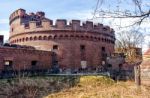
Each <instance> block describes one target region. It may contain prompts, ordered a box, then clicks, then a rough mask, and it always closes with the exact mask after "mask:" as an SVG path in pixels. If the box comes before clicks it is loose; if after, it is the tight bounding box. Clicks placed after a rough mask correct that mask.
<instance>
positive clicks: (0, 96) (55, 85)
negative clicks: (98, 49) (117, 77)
mask: <svg viewBox="0 0 150 98" xmlns="http://www.w3.org/2000/svg"><path fill="white" fill-rule="evenodd" d="M0 98H150V87H148V86H147V87H146V86H141V88H137V87H136V86H135V84H134V83H133V82H130V81H128V82H115V81H114V80H112V79H110V78H108V77H103V76H49V77H30V78H29V77H26V78H16V79H3V80H0Z"/></svg>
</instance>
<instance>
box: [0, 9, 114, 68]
mask: <svg viewBox="0 0 150 98" xmlns="http://www.w3.org/2000/svg"><path fill="white" fill-rule="evenodd" d="M9 20H10V22H9V24H10V37H9V47H1V48H0V51H1V52H0V53H1V55H2V56H1V57H0V59H3V61H0V65H1V66H3V65H8V66H9V67H11V68H12V69H20V70H22V69H30V68H37V69H38V68H40V69H42V68H47V69H50V68H54V69H55V68H59V69H70V70H79V69H82V68H84V69H94V68H96V67H98V66H101V65H102V64H103V63H105V60H106V59H107V57H108V56H110V55H111V54H112V53H113V52H114V45H115V33H114V30H113V29H112V28H110V27H109V26H104V25H103V24H99V23H97V24H94V23H93V22H90V21H86V22H83V23H81V22H80V20H72V21H70V22H68V21H67V20H65V19H57V20H56V21H55V22H54V21H53V20H50V19H48V18H46V17H45V13H44V12H37V13H29V14H28V13H26V11H25V10H24V9H18V10H16V11H15V12H13V13H12V14H11V15H10V18H9ZM19 46H20V47H28V48H18V47H19ZM14 47H15V48H14ZM29 47H30V48H29ZM4 51H5V54H3V53H2V52H4ZM8 54H9V55H8ZM11 68H10V69H11ZM1 69H3V67H1ZM6 69H7V68H6Z"/></svg>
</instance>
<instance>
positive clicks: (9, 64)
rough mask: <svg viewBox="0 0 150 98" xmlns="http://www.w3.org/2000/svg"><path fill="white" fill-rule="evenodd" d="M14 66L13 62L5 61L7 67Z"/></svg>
mask: <svg viewBox="0 0 150 98" xmlns="http://www.w3.org/2000/svg"><path fill="white" fill-rule="evenodd" d="M12 64H13V62H12V61H9V60H6V61H5V66H12Z"/></svg>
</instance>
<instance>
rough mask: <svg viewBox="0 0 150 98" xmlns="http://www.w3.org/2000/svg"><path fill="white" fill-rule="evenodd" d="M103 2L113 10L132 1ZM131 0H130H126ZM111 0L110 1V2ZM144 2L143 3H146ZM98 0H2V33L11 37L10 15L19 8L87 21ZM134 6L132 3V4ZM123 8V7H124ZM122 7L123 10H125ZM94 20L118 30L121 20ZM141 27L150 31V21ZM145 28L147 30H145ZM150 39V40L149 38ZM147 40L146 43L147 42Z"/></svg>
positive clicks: (145, 7)
mask: <svg viewBox="0 0 150 98" xmlns="http://www.w3.org/2000/svg"><path fill="white" fill-rule="evenodd" d="M103 1H105V2H103V4H106V3H107V6H105V5H104V6H101V5H99V8H101V7H102V8H103V9H107V8H108V7H110V8H109V9H111V10H113V9H114V8H115V6H116V4H121V7H122V8H123V9H124V8H130V6H129V5H130V3H131V2H126V3H127V4H128V5H124V4H123V3H120V2H121V1H124V0H118V1H119V2H118V1H117V2H116V0H103ZM126 1H130V0H126ZM108 2H109V3H108ZM144 3H145V5H150V1H149V0H144ZM144 3H143V4H144ZM96 4H97V0H1V2H0V7H1V9H0V35H4V36H5V41H6V40H8V38H9V16H10V14H11V13H12V12H13V11H15V10H17V9H19V8H23V9H25V10H26V12H27V13H30V12H34V13H36V12H37V11H44V12H45V14H46V17H47V18H50V19H52V20H56V19H67V20H71V19H79V20H82V21H86V20H88V19H91V18H92V17H93V13H94V9H95V7H96ZM145 5H144V7H143V8H142V9H149V8H148V7H147V6H145ZM131 6H132V5H131ZM122 8H121V9H122ZM123 9H122V10H123ZM94 22H102V23H104V25H110V26H111V27H112V28H114V29H115V31H118V29H117V28H116V27H115V25H118V23H119V22H120V20H115V22H112V20H109V19H105V21H104V20H102V19H95V20H94ZM128 23H130V20H123V22H122V24H123V25H124V24H128ZM141 27H142V28H143V31H142V32H143V33H144V34H149V33H150V23H147V22H146V23H145V24H142V25H141ZM144 30H145V31H144ZM145 38H146V40H147V42H148V40H149V39H150V36H149V35H148V36H146V37H145ZM149 41H150V40H149ZM147 42H145V43H147ZM144 45H145V46H143V47H144V50H146V44H144Z"/></svg>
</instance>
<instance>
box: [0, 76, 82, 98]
mask: <svg viewBox="0 0 150 98" xmlns="http://www.w3.org/2000/svg"><path fill="white" fill-rule="evenodd" d="M79 80H80V76H50V77H30V78H29V77H26V78H19V77H18V78H16V79H3V80H0V98H42V97H43V96H46V95H48V94H51V93H55V92H59V91H61V90H63V89H66V88H70V87H73V86H75V85H76V84H77V83H78V82H79Z"/></svg>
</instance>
